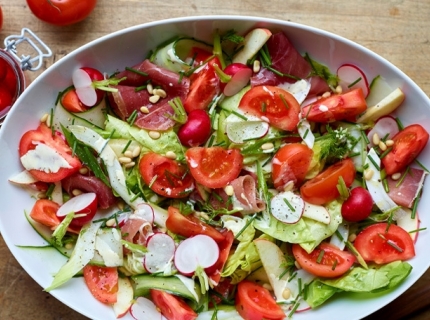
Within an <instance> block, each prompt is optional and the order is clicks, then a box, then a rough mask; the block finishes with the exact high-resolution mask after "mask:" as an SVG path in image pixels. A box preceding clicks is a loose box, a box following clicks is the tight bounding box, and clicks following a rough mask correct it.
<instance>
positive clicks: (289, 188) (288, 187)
mask: <svg viewBox="0 0 430 320" xmlns="http://www.w3.org/2000/svg"><path fill="white" fill-rule="evenodd" d="M293 188H294V182H293V181H288V182H287V184H286V185H285V187H284V191H285V192H288V191H292V190H293Z"/></svg>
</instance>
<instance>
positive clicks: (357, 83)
mask: <svg viewBox="0 0 430 320" xmlns="http://www.w3.org/2000/svg"><path fill="white" fill-rule="evenodd" d="M337 76H338V78H339V79H340V85H341V86H342V90H343V91H348V90H351V89H355V88H361V89H362V90H363V94H364V97H367V95H368V94H369V82H368V81H367V77H366V75H365V74H364V72H363V71H362V70H361V69H360V68H359V67H357V66H355V65H353V64H349V63H346V64H343V65H341V66H340V67H339V68H338V69H337Z"/></svg>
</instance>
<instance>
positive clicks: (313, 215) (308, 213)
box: [303, 201, 331, 224]
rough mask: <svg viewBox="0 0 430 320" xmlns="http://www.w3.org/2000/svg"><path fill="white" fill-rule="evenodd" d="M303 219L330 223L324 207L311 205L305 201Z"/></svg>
mask: <svg viewBox="0 0 430 320" xmlns="http://www.w3.org/2000/svg"><path fill="white" fill-rule="evenodd" d="M303 217H306V218H309V219H312V220H315V221H318V222H321V223H324V224H329V223H330V221H331V217H330V214H329V213H328V211H327V209H326V208H325V207H324V206H319V205H315V204H311V203H308V202H306V201H305V208H304V210H303Z"/></svg>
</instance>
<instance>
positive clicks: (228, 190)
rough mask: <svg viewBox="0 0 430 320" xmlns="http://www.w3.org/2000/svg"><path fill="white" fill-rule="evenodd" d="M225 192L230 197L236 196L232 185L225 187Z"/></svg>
mask: <svg viewBox="0 0 430 320" xmlns="http://www.w3.org/2000/svg"><path fill="white" fill-rule="evenodd" d="M224 192H225V193H226V194H227V195H228V196H232V195H234V188H233V186H230V185H228V186H225V187H224Z"/></svg>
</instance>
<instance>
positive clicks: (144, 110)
mask: <svg viewBox="0 0 430 320" xmlns="http://www.w3.org/2000/svg"><path fill="white" fill-rule="evenodd" d="M140 112H142V113H146V114H148V113H149V109H148V107H140Z"/></svg>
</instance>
